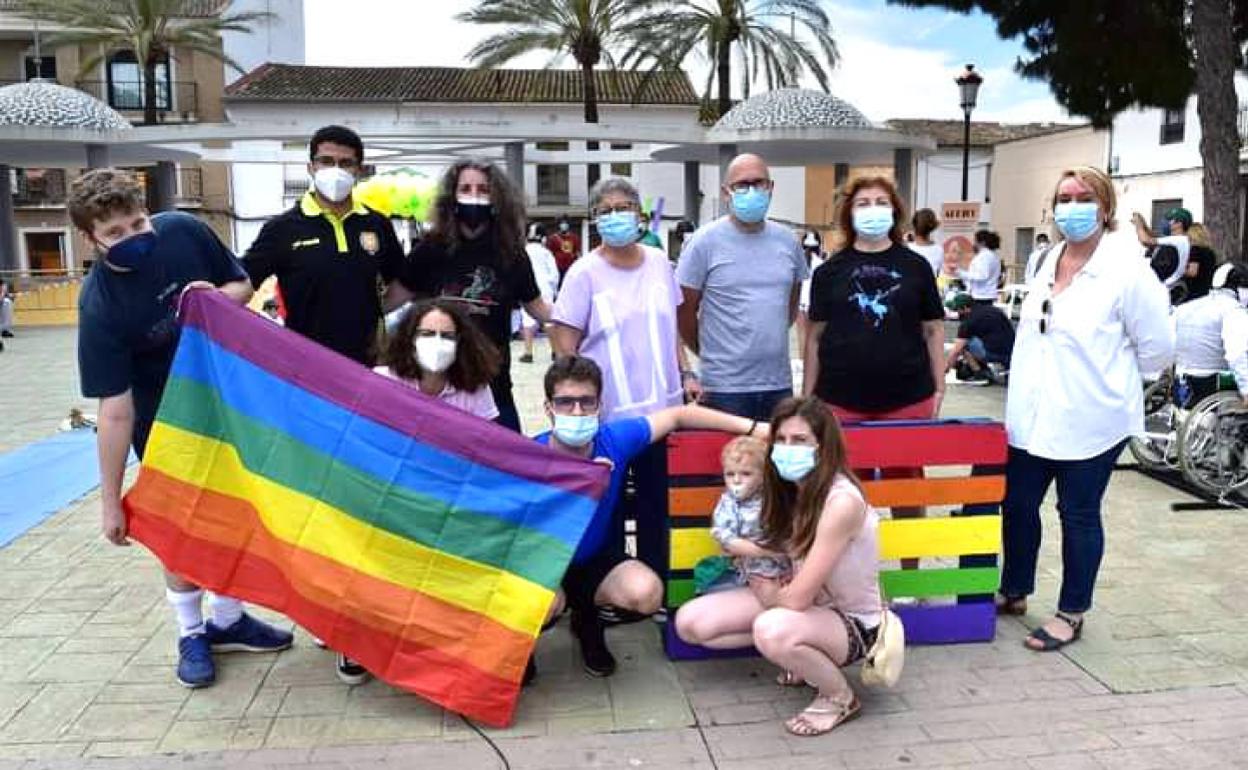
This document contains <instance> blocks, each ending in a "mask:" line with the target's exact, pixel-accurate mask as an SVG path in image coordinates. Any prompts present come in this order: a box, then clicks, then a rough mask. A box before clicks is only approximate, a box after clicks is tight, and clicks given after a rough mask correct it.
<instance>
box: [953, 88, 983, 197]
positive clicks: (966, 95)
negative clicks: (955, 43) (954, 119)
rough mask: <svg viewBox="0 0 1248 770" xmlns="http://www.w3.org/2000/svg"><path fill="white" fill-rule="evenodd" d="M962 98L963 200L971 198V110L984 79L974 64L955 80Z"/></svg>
mask: <svg viewBox="0 0 1248 770" xmlns="http://www.w3.org/2000/svg"><path fill="white" fill-rule="evenodd" d="M954 82H955V83H957V84H958V91H959V92H960V94H961V97H962V117H963V122H962V200H967V199H968V198H969V189H970V184H969V181H970V164H971V110H973V109H975V97H976V96H978V95H979V87H980V85H982V84H983V82H984V78H983V77H982V76H981V75H980V74H979V73H978V72H976V71H975V65H974V64H968V65H966V71H965V72H963V73H962V74H961V75H959V76H958V77H957V78H956V79H955V80H954Z"/></svg>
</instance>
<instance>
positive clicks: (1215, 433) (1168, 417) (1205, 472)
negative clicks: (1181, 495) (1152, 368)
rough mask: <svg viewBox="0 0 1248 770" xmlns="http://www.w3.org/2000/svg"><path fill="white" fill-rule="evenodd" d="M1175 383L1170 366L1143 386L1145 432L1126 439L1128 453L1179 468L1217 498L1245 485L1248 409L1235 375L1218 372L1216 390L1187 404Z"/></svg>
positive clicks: (1151, 465) (1145, 462) (1156, 465)
mask: <svg viewBox="0 0 1248 770" xmlns="http://www.w3.org/2000/svg"><path fill="white" fill-rule="evenodd" d="M1177 387H1178V384H1177V380H1176V378H1175V375H1174V372H1173V371H1172V370H1168V371H1166V372H1165V373H1163V374H1162V376H1161V377H1160V378H1159V379H1158V380H1157V381H1156V382H1152V383H1148V384H1147V385H1146V387H1145V389H1144V433H1143V435H1140V436H1133V437H1132V438H1131V440H1130V442H1129V443H1128V445H1127V446H1128V448H1129V449H1130V450H1131V454H1132V455H1133V456H1134V457H1135V459H1136V461H1137V462H1139V463H1140V465H1141V466H1142V467H1144V468H1146V469H1148V470H1153V471H1163V470H1164V471H1178V472H1180V473H1182V474H1183V477H1184V478H1185V479H1186V480H1187V481H1188V483H1190V484H1192V485H1193V486H1195V487H1196V488H1198V489H1200V490H1201V491H1202V492H1205V493H1207V494H1209V495H1212V496H1214V497H1217V498H1219V499H1223V498H1225V497H1227V496H1228V495H1230V494H1232V493H1236V492H1239V491H1241V490H1243V489H1244V488H1245V487H1248V410H1246V409H1245V408H1244V406H1243V401H1242V399H1241V398H1240V396H1239V392H1238V391H1237V390H1236V389H1235V383H1234V380H1233V379H1232V378H1231V377H1230V376H1229V374H1223V375H1221V376H1220V377H1219V381H1218V390H1217V391H1216V392H1214V393H1212V394H1210V395H1208V396H1205V397H1204V398H1202V399H1200V400H1199V401H1197V402H1196V403H1195V404H1193V405H1191V406H1190V407H1189V408H1187V409H1184V408H1182V407H1181V406H1179V403H1178V402H1179V401H1180V399H1179V398H1177V397H1176V395H1175V391H1176V388H1177Z"/></svg>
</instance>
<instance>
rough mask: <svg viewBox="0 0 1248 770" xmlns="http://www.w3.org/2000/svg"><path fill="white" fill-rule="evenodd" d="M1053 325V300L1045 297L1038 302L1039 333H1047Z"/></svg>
mask: <svg viewBox="0 0 1248 770" xmlns="http://www.w3.org/2000/svg"><path fill="white" fill-rule="evenodd" d="M1051 326H1053V300H1051V299H1045V300H1044V302H1041V303H1040V333H1041V334H1047V333H1048V331H1049V328H1050V327H1051Z"/></svg>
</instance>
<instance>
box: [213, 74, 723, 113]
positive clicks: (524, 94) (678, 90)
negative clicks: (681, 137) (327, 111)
mask: <svg viewBox="0 0 1248 770" xmlns="http://www.w3.org/2000/svg"><path fill="white" fill-rule="evenodd" d="M594 74H595V76H596V81H597V85H598V102H599V104H633V103H637V104H674V105H688V106H691V107H696V106H697V105H698V97H697V95H696V94H695V93H694V92H693V87H692V86H691V85H690V84H689V78H688V77H686V76H685V73H683V72H671V73H656V74H655V75H654V76H653V77H651V78H650V81H649V82H648V83H647V84H646V86H645V88H644V89H642V90H641V92H640V94H638V93H637V91H638V88H639V87H640V86H641V84H642V82H643V81H644V80H645V77H646V75H645V73H642V72H606V71H599V72H595V73H594ZM225 95H226V98H229V99H236V100H258V101H276V102H288V101H301V102H302V101H321V100H324V101H367V102H521V103H523V102H537V103H569V104H573V103H575V104H580V103H581V98H582V95H581V72H580V70H556V69H552V70H512V69H498V70H481V69H461V68H455V67H305V66H299V65H293V64H263V65H261V66H259V67H257V68H256V69H254V70H252V71H251V72H249V73H247V74H246V75H244V76H243V77H241V78H239V79H238V80H236V81H234V82H233V83H231V84H230V85H229V86H228V87H227V88H226V89H225Z"/></svg>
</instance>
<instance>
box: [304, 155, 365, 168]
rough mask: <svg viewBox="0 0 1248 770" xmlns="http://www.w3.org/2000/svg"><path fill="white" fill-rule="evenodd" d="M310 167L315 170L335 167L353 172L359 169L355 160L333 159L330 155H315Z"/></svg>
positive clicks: (358, 163) (358, 164)
mask: <svg viewBox="0 0 1248 770" xmlns="http://www.w3.org/2000/svg"><path fill="white" fill-rule="evenodd" d="M312 165H313V166H316V167H317V168H333V167H334V166H337V167H338V168H340V169H343V170H344V171H355V170H356V169H357V168H359V167H360V162H359V161H358V160H356V159H355V158H335V157H333V156H332V155H317V156H316V157H315V158H313V159H312Z"/></svg>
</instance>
